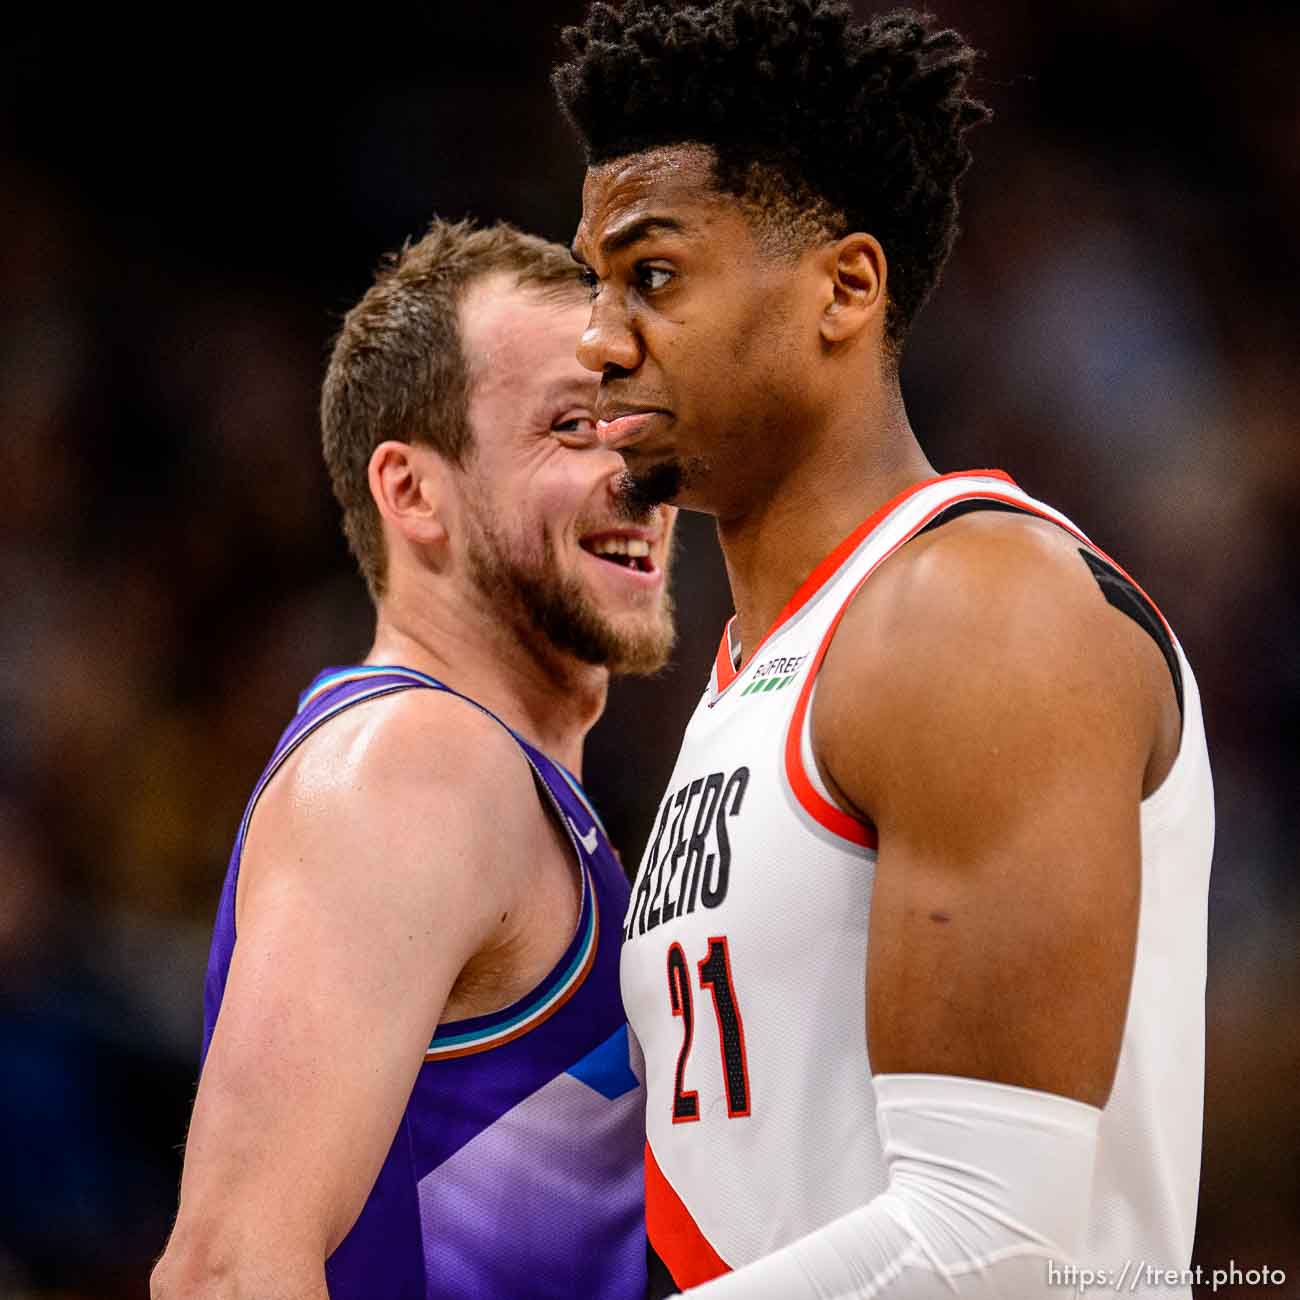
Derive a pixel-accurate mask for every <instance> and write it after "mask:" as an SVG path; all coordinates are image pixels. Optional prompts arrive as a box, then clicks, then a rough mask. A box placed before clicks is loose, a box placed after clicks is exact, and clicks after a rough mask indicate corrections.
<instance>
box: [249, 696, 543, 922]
mask: <svg viewBox="0 0 1300 1300" xmlns="http://www.w3.org/2000/svg"><path fill="white" fill-rule="evenodd" d="M542 815H543V814H542V810H541V805H540V803H539V801H538V799H537V798H536V796H535V794H534V793H533V782H532V776H531V769H530V768H529V765H528V763H527V760H526V759H525V758H524V756H523V753H522V751H521V750H520V749H519V746H518V745H517V744H515V742H514V741H513V740H512V739H511V737H510V736H509V735H508V734H507V732H506V731H505V729H504V728H503V727H502V726H501V724H500V723H498V722H497V721H495V720H494V719H493V718H491V717H489V716H488V715H486V714H485V713H483V712H482V710H480V709H478V708H476V707H475V706H474V705H472V704H470V703H469V702H468V701H466V700H463V699H460V698H459V697H457V696H455V695H451V694H449V693H447V692H443V691H434V690H423V689H410V690H404V691H400V692H396V693H394V694H392V695H390V696H386V697H383V698H381V699H377V700H371V701H367V702H366V703H364V704H358V705H356V706H354V707H353V708H351V709H348V710H347V711H346V712H345V713H344V714H342V715H341V716H340V717H338V718H335V719H332V720H331V721H330V722H328V723H327V724H325V725H324V726H323V727H321V728H320V729H319V731H317V732H315V733H313V734H312V735H311V736H309V737H308V738H307V740H306V741H304V743H303V744H302V745H301V746H300V747H299V749H298V751H297V752H295V753H294V755H293V756H292V757H291V758H290V759H289V760H288V761H287V762H286V764H285V766H284V769H283V770H282V771H281V772H280V773H279V774H277V776H276V779H275V780H274V781H272V782H271V784H270V786H269V787H268V789H267V791H266V794H265V795H264V796H263V798H262V800H261V801H260V802H259V804H258V807H257V811H256V814H255V816H254V818H253V821H252V823H251V825H250V828H249V836H248V842H247V845H246V848H245V857H244V864H243V866H242V868H241V878H240V898H239V906H240V909H241V910H242V909H243V907H244V906H245V903H246V899H247V897H248V896H249V894H250V893H251V892H253V891H254V890H255V889H256V887H257V885H258V883H259V880H260V878H262V877H264V876H266V875H268V874H270V873H274V875H275V877H276V878H277V879H278V880H280V881H282V882H283V881H286V880H287V879H288V878H290V877H292V876H294V875H295V874H298V873H299V872H306V873H307V874H309V876H310V877H311V882H310V883H311V885H312V887H313V888H314V889H319V888H321V887H322V886H327V885H328V883H329V882H330V881H331V879H333V878H335V877H339V878H340V879H339V883H340V884H342V885H344V886H345V887H347V888H348V889H349V891H350V890H351V889H353V888H355V886H356V885H357V884H358V883H359V879H360V878H361V877H363V876H364V879H365V880H366V881H368V882H369V883H370V884H371V885H375V886H377V885H379V884H380V883H382V884H383V885H384V886H385V887H386V890H387V893H386V896H387V897H388V898H390V899H393V900H400V899H401V898H402V897H403V896H404V894H406V893H409V892H410V891H412V890H414V891H418V892H420V893H424V892H427V890H428V889H430V888H432V887H436V888H438V889H440V890H442V891H446V890H447V889H448V888H449V887H451V888H452V889H453V892H454V893H455V894H460V893H461V892H462V890H463V892H464V893H465V894H466V896H467V897H468V896H471V895H473V894H475V893H477V894H479V895H480V896H485V895H491V894H499V892H500V891H503V890H504V891H507V892H508V891H510V890H511V889H512V888H513V884H514V882H513V881H512V880H511V879H510V878H509V876H508V873H509V871H510V869H511V867H512V865H513V864H516V863H517V862H518V859H519V854H518V853H517V851H516V852H509V851H506V849H507V846H509V845H511V844H513V845H514V846H515V848H516V849H517V845H518V843H519V838H518V837H519V836H520V835H528V834H533V833H536V831H537V827H538V823H539V822H540V821H541V818H542ZM471 882H472V884H473V886H474V888H473V889H471V888H469V886H470V884H471ZM457 886H460V888H457Z"/></svg>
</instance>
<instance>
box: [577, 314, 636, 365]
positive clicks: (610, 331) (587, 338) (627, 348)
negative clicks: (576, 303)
mask: <svg viewBox="0 0 1300 1300" xmlns="http://www.w3.org/2000/svg"><path fill="white" fill-rule="evenodd" d="M578 361H579V362H580V363H581V364H582V365H584V366H586V367H587V369H588V370H595V371H596V372H598V373H599V374H605V373H607V372H608V371H610V370H616V371H623V372H629V371H633V370H635V369H636V368H637V366H639V365H640V364H641V342H640V340H639V339H638V337H637V335H636V333H635V331H634V330H633V329H632V327H631V324H630V322H629V321H628V319H627V316H626V313H625V312H624V311H623V310H622V308H621V306H620V305H619V304H618V303H617V302H615V301H613V300H612V299H611V300H610V301H607V302H602V301H600V300H599V299H597V301H596V302H594V303H592V305H591V319H590V320H589V321H588V322H587V328H586V329H585V330H584V331H583V334H582V337H581V338H580V339H579V340H578Z"/></svg>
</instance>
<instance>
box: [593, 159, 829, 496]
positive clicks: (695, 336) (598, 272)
mask: <svg viewBox="0 0 1300 1300" xmlns="http://www.w3.org/2000/svg"><path fill="white" fill-rule="evenodd" d="M816 252H817V250H815V249H814V250H813V251H812V252H810V253H808V254H804V255H802V256H801V255H797V254H790V253H788V252H780V251H772V250H770V249H768V248H765V247H764V245H763V243H762V242H761V241H760V238H759V232H758V230H757V229H756V225H755V222H754V220H753V218H752V217H751V215H750V214H748V213H747V212H746V210H745V208H744V207H743V206H742V205H741V204H740V203H739V202H738V201H737V200H736V199H734V198H732V197H731V196H729V195H725V194H722V193H720V192H719V191H718V190H717V189H716V188H715V186H714V183H713V160H712V154H711V152H710V151H709V150H707V149H705V148H702V147H700V146H692V145H677V146H672V147H668V148H663V149H655V150H650V151H647V152H646V153H642V154H634V155H631V156H629V157H627V158H621V159H616V160H614V161H612V162H609V163H606V164H604V165H602V166H598V167H593V168H591V170H590V171H589V172H588V173H587V179H586V183H585V185H584V187H583V214H582V222H581V224H580V225H579V227H578V233H577V236H576V238H575V240H574V253H575V256H577V258H578V259H579V261H581V262H583V263H584V264H585V265H586V266H587V268H588V280H589V284H590V287H591V291H592V304H591V315H590V319H589V321H588V325H587V329H586V331H585V332H584V333H583V335H582V342H581V344H580V346H579V349H578V356H579V359H580V360H581V361H582V363H583V364H584V365H585V366H587V367H588V368H589V369H590V370H592V371H595V372H598V373H600V375H601V383H600V393H599V397H598V398H597V414H598V416H599V417H600V420H601V426H600V434H601V437H602V440H603V441H604V442H605V443H606V445H607V446H610V447H614V448H617V449H618V450H619V451H620V452H621V453H622V454H623V456H624V457H625V459H626V462H627V467H628V473H629V476H630V479H631V482H632V485H633V493H632V494H633V497H634V498H637V499H641V500H645V501H675V502H677V503H679V504H681V505H687V506H692V507H694V508H696V509H701V510H705V511H708V512H710V513H713V514H717V515H718V516H719V517H722V518H726V517H727V516H728V515H730V514H735V513H740V512H743V511H744V510H745V509H746V508H747V506H748V505H749V504H750V503H752V501H753V500H754V497H755V495H756V494H757V493H761V492H762V490H763V487H764V484H767V485H769V486H770V485H772V484H775V483H777V482H778V481H779V480H780V477H781V475H782V474H783V473H784V471H785V469H786V467H787V466H788V465H789V463H790V462H791V460H792V459H793V458H795V457H796V456H798V455H799V454H800V449H801V447H802V446H803V445H804V441H805V437H806V434H807V432H808V431H809V430H810V429H815V428H816V427H817V425H818V423H819V422H820V421H821V420H822V419H823V417H824V412H825V409H826V405H827V402H828V400H829V394H828V392H827V391H826V382H825V379H824V377H823V376H822V373H821V372H822V370H823V369H824V367H822V366H820V365H819V363H820V362H821V361H822V359H823V357H822V352H821V348H820V335H819V332H818V317H819V313H821V312H822V311H823V310H824V309H825V305H826V285H825V283H824V277H821V276H819V274H818V269H817V264H816Z"/></svg>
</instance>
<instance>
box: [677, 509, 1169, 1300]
mask: <svg viewBox="0 0 1300 1300" xmlns="http://www.w3.org/2000/svg"><path fill="white" fill-rule="evenodd" d="M1047 527H1048V526H1046V525H1040V524H1037V523H1034V522H1029V521H1024V520H1021V519H1018V518H1015V517H1007V516H974V517H971V518H970V519H967V520H961V521H958V522H955V523H953V524H951V525H949V526H948V527H946V528H944V529H941V530H939V531H937V532H936V533H934V534H931V535H929V536H926V537H923V538H920V539H918V540H917V541H915V542H913V543H911V544H910V545H909V546H908V547H907V548H904V550H903V551H901V552H900V553H899V555H898V556H896V557H895V558H894V559H893V560H891V561H890V562H889V563H888V564H886V565H884V566H882V568H881V570H880V571H879V572H878V574H877V575H876V576H875V577H874V578H873V579H872V582H871V583H870V584H868V586H867V587H866V588H864V590H863V592H862V593H861V594H860V595H859V597H858V599H857V600H856V601H855V603H854V604H853V605H852V606H851V607H850V609H849V611H848V613H847V614H846V616H845V618H844V620H843V622H842V623H841V625H840V628H839V630H838V631H837V633H836V636H835V640H834V641H833V643H832V646H831V649H830V651H829V652H828V654H827V657H826V660H825V663H824V664H823V667H822V671H821V675H820V678H819V684H818V690H817V695H816V700H815V705H814V714H813V734H814V744H815V749H816V753H817V758H818V762H819V766H820V768H821V771H822V774H823V776H824V778H825V779H826V781H827V783H828V784H829V785H830V787H831V789H832V790H833V791H834V792H835V793H836V795H837V797H838V798H839V799H840V801H841V802H842V803H843V804H844V805H845V806H846V807H847V808H849V809H852V810H857V811H858V812H860V813H861V814H862V815H864V816H865V817H868V818H870V820H871V821H872V822H874V824H875V826H876V828H877V831H878V833H879V850H878V860H877V863H876V874H875V883H874V886H873V892H872V905H871V906H872V910H871V928H870V938H869V945H868V954H869V955H868V971H867V987H868V1035H867V1037H868V1052H869V1056H870V1061H871V1067H872V1070H873V1072H874V1074H875V1075H876V1079H877V1093H878V1100H879V1103H880V1109H879V1111H878V1122H879V1127H880V1130H881V1135H882V1145H883V1147H884V1151H885V1156H886V1161H887V1163H888V1164H889V1166H890V1175H891V1181H890V1189H889V1191H888V1192H886V1193H885V1194H883V1195H882V1196H881V1197H879V1198H877V1200H876V1201H873V1202H872V1203H871V1204H869V1205H867V1206H864V1207H862V1209H861V1210H858V1211H854V1212H853V1213H852V1214H850V1215H848V1216H845V1218H844V1219H841V1220H839V1221H837V1222H836V1223H835V1224H832V1225H828V1227H827V1228H825V1229H822V1230H820V1231H819V1232H817V1233H813V1234H811V1235H810V1236H809V1237H807V1238H805V1239H803V1241H801V1242H796V1243H794V1244H793V1246H791V1247H787V1248H786V1249H785V1250H783V1251H781V1252H778V1253H777V1254H776V1255H773V1256H770V1257H768V1258H767V1259H765V1260H760V1261H758V1262H757V1263H756V1264H754V1265H751V1266H750V1267H748V1268H743V1269H740V1270H738V1271H737V1272H736V1273H734V1274H732V1275H730V1276H729V1277H726V1278H723V1279H720V1280H719V1281H718V1282H714V1283H711V1284H709V1285H708V1286H706V1287H703V1288H700V1289H699V1291H698V1292H692V1294H693V1295H694V1294H699V1295H700V1296H701V1300H703V1297H705V1296H708V1297H709V1300H724V1298H729V1297H742V1296H746V1297H768V1296H772V1297H776V1296H784V1297H786V1300H796V1298H802V1297H814V1296H815V1297H823V1296H826V1297H829V1296H836V1297H841V1296H842V1297H849V1296H858V1295H872V1296H876V1295H879V1296H881V1297H884V1296H898V1297H899V1298H900V1300H902V1298H903V1297H907V1298H908V1300H913V1298H915V1300H922V1298H926V1300H928V1298H929V1297H938V1296H945V1297H955V1296H962V1297H966V1296H970V1297H976V1296H978V1297H985V1296H989V1297H992V1296H999V1295H1009V1296H1016V1297H1022V1298H1023V1297H1029V1296H1033V1295H1048V1294H1050V1291H1049V1290H1048V1288H1047V1280H1048V1279H1047V1272H1046V1258H1052V1257H1055V1258H1057V1259H1062V1258H1069V1256H1070V1254H1071V1253H1072V1252H1073V1250H1074V1249H1076V1248H1077V1245H1078V1243H1079V1242H1080V1241H1081V1238H1082V1232H1083V1229H1084V1226H1085V1222H1084V1221H1085V1218H1086V1213H1087V1208H1088V1186H1089V1183H1090V1180H1091V1163H1092V1160H1093V1158H1094V1154H1095V1141H1096V1122H1097V1117H1098V1115H1099V1108H1100V1107H1101V1106H1103V1105H1104V1104H1105V1101H1106V1099H1107V1097H1108V1095H1109V1092H1110V1088H1111V1084H1112V1081H1113V1078H1114V1074H1115V1068H1116V1064H1117V1061H1118V1056H1119V1048H1120V1042H1121V1038H1122V1035H1123V1028H1124V1020H1125V1014H1126V1009H1127V1000H1128V991H1129V985H1130V981H1131V976H1132V969H1133V958H1134V948H1135V943H1136V933H1137V920H1138V904H1139V891H1140V883H1141V850H1140V827H1139V805H1140V802H1141V799H1142V797H1143V794H1144V791H1146V790H1147V789H1148V788H1150V787H1151V786H1152V785H1153V784H1154V783H1157V782H1158V780H1159V778H1160V777H1162V776H1163V775H1164V771H1165V770H1166V769H1167V766H1168V763H1169V762H1170V761H1171V759H1172V754H1173V752H1174V751H1175V749H1176V745H1177V727H1178V714H1177V705H1176V702H1175V699H1174V693H1173V689H1172V685H1171V682H1170V678H1169V673H1168V669H1167V668H1166V666H1165V665H1164V663H1163V661H1162V659H1161V657H1160V652H1159V651H1158V650H1157V649H1156V647H1155V645H1154V643H1153V642H1152V641H1151V640H1150V638H1149V637H1147V636H1146V635H1145V634H1144V633H1143V632H1142V631H1141V630H1140V629H1138V628H1137V626H1136V624H1134V623H1133V622H1132V621H1131V620H1130V619H1128V618H1126V617H1125V616H1124V615H1123V614H1121V613H1119V612H1118V611H1117V610H1115V609H1114V608H1113V607H1112V606H1111V605H1109V604H1108V603H1107V602H1106V600H1105V598H1104V597H1103V595H1102V593H1101V591H1100V590H1099V589H1098V587H1097V585H1096V583H1095V582H1094V580H1093V578H1092V576H1091V574H1090V573H1089V571H1088V569H1087V567H1086V566H1085V565H1084V563H1083V562H1082V560H1081V559H1080V558H1079V557H1078V554H1077V549H1076V548H1074V547H1072V546H1071V545H1069V544H1068V543H1067V542H1066V540H1065V539H1062V538H1061V537H1060V536H1059V535H1057V534H1055V533H1054V532H1049V531H1046V530H1047Z"/></svg>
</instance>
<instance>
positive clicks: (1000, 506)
mask: <svg viewBox="0 0 1300 1300" xmlns="http://www.w3.org/2000/svg"><path fill="white" fill-rule="evenodd" d="M976 510H1005V511H1007V512H1008V513H1009V514H1013V515H1029V516H1030V517H1031V518H1034V519H1041V518H1042V517H1043V516H1042V515H1036V514H1034V512H1033V511H1032V510H1022V509H1021V508H1020V507H1019V506H1013V505H1012V504H1011V503H1010V502H1009V501H986V500H984V499H982V498H980V497H975V498H973V499H971V500H969V501H954V502H953V503H952V505H950V506H947V507H945V508H944V509H943V510H940V511H939V513H938V514H937V515H935V517H934V518H933V519H931V520H930V522H929V523H928V524H926V526H925V527H924V528H918V529H917V530H916V533H915V536H917V537H920V536H921V534H922V533H928V532H929V531H930V530H931V529H932V528H938V527H939V526H940V525H942V524H946V523H948V522H949V521H950V520H952V519H960V518H961V517H962V515H970V514H974V513H975V511H976Z"/></svg>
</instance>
